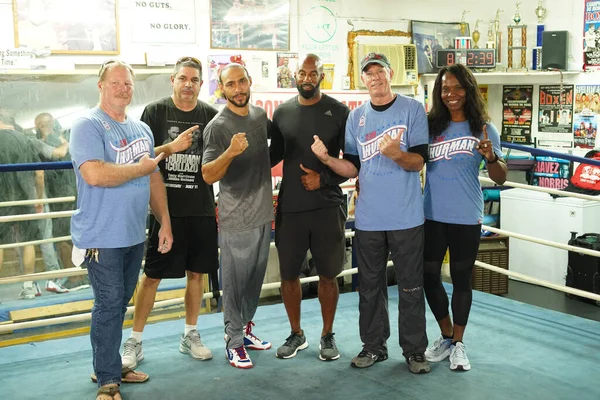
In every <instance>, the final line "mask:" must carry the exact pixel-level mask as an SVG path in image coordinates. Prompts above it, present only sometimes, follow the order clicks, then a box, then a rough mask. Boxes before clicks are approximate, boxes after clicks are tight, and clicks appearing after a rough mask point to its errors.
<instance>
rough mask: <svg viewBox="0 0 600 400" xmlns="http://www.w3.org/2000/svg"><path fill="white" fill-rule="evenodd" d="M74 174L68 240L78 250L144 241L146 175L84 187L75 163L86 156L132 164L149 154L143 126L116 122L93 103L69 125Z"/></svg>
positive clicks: (148, 133)
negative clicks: (73, 206) (73, 205)
mask: <svg viewBox="0 0 600 400" xmlns="http://www.w3.org/2000/svg"><path fill="white" fill-rule="evenodd" d="M69 149H70V153H71V157H72V159H73V168H74V169H75V177H76V179H77V209H76V210H75V212H74V213H73V217H72V218H71V236H72V240H73V244H74V245H75V246H77V247H78V248H80V249H90V248H120V247H129V246H133V245H136V244H139V243H142V242H144V241H145V240H146V218H147V216H148V203H149V201H150V177H149V176H144V177H141V178H137V179H133V180H131V181H129V182H126V183H124V184H122V185H120V186H116V187H99V186H90V185H88V184H87V182H86V181H85V180H84V179H83V178H82V176H81V173H80V171H79V167H81V165H82V164H83V163H85V162H86V161H91V160H99V161H104V162H107V163H114V164H132V163H136V162H138V161H139V160H140V158H142V157H143V156H144V155H146V154H148V155H149V156H150V157H154V139H153V137H152V132H151V131H150V128H149V127H148V125H146V124H145V123H143V122H141V121H134V120H131V119H130V118H129V117H128V118H127V120H126V121H125V122H117V121H115V120H113V119H112V118H110V117H109V116H108V115H107V114H106V113H105V112H104V111H102V110H101V109H100V108H99V107H95V108H93V109H92V110H90V112H89V114H88V115H87V116H85V117H82V118H79V119H78V120H76V121H75V122H74V123H73V126H72V128H71V143H70V146H69Z"/></svg>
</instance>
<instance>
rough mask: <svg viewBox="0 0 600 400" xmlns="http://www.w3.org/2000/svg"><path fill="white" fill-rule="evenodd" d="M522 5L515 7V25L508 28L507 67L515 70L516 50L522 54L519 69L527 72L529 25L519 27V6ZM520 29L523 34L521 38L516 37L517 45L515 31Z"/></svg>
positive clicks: (517, 4) (518, 3)
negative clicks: (514, 55) (514, 58)
mask: <svg viewBox="0 0 600 400" xmlns="http://www.w3.org/2000/svg"><path fill="white" fill-rule="evenodd" d="M520 4H521V3H520V2H517V3H516V5H515V14H514V15H513V19H512V20H513V22H514V23H515V25H509V26H508V54H507V59H508V60H507V67H508V69H513V68H514V67H513V52H514V51H515V50H517V51H520V52H521V62H520V66H519V67H517V68H518V69H521V70H527V60H526V59H527V25H519V23H520V22H521V14H520V11H519V5H520ZM515 29H519V30H520V31H521V32H520V33H521V38H520V40H519V37H518V36H517V37H516V41H517V43H515V35H514V30H515Z"/></svg>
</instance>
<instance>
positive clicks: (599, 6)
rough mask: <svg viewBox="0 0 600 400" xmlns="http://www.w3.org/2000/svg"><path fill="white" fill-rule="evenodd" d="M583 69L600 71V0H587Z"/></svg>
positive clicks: (584, 19)
mask: <svg viewBox="0 0 600 400" xmlns="http://www.w3.org/2000/svg"><path fill="white" fill-rule="evenodd" d="M583 69H584V70H585V71H597V70H600V0H585V10H584V13H583Z"/></svg>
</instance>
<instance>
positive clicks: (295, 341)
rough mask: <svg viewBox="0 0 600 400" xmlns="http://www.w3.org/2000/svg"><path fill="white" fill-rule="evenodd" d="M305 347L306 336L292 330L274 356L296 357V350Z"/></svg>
mask: <svg viewBox="0 0 600 400" xmlns="http://www.w3.org/2000/svg"><path fill="white" fill-rule="evenodd" d="M334 346H335V344H334ZM307 347H308V342H307V341H306V336H304V333H302V334H301V335H299V334H297V333H295V332H292V333H291V335H290V336H288V338H287V339H285V343H284V344H283V346H281V347H280V348H278V349H277V353H275V356H277V358H292V357H296V354H297V353H298V351H300V350H304V349H305V348H307Z"/></svg>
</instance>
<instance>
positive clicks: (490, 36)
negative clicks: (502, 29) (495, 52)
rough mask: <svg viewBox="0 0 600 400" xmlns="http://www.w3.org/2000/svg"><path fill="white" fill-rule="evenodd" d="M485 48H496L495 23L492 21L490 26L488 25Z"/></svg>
mask: <svg viewBox="0 0 600 400" xmlns="http://www.w3.org/2000/svg"><path fill="white" fill-rule="evenodd" d="M485 48H486V49H495V48H496V42H495V41H494V21H490V24H489V25H488V33H487V42H485Z"/></svg>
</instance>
